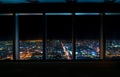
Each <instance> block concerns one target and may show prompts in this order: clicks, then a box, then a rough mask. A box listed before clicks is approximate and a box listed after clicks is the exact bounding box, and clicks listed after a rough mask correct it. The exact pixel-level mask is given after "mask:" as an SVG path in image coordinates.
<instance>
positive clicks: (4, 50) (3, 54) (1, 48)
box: [0, 41, 13, 60]
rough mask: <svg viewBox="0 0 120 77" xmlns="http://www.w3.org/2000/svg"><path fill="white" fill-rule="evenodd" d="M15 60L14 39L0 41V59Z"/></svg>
mask: <svg viewBox="0 0 120 77" xmlns="http://www.w3.org/2000/svg"><path fill="white" fill-rule="evenodd" d="M7 59H9V60H13V41H0V60H7Z"/></svg>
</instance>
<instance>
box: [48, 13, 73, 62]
mask: <svg viewBox="0 0 120 77" xmlns="http://www.w3.org/2000/svg"><path fill="white" fill-rule="evenodd" d="M53 14H54V15H53ZM53 14H52V15H51V14H50V13H46V21H47V44H46V58H47V59H48V60H72V57H73V56H72V16H71V15H72V14H71V13H70V14H69V13H67V14H68V15H67V14H66V13H61V14H60V13H57V14H55V13H53Z"/></svg>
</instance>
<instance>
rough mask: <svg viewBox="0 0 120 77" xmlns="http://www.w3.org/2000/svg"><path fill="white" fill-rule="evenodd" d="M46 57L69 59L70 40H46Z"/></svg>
mask: <svg viewBox="0 0 120 77" xmlns="http://www.w3.org/2000/svg"><path fill="white" fill-rule="evenodd" d="M46 50H47V54H48V55H47V59H51V60H71V59H72V57H73V56H72V41H70V40H47V47H46Z"/></svg>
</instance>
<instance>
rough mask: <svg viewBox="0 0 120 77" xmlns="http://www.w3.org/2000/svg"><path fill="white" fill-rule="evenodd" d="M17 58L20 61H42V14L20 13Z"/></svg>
mask: <svg viewBox="0 0 120 77" xmlns="http://www.w3.org/2000/svg"><path fill="white" fill-rule="evenodd" d="M18 20H19V22H18V24H19V58H20V60H42V59H43V34H44V16H43V14H42V13H20V14H18Z"/></svg>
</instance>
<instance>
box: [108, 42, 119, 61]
mask: <svg viewBox="0 0 120 77" xmlns="http://www.w3.org/2000/svg"><path fill="white" fill-rule="evenodd" d="M106 57H107V58H113V59H118V58H119V59H120V40H106Z"/></svg>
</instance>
